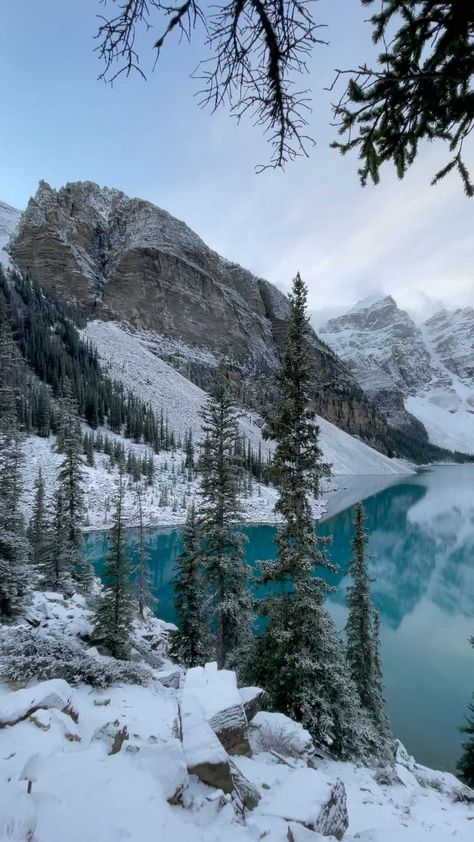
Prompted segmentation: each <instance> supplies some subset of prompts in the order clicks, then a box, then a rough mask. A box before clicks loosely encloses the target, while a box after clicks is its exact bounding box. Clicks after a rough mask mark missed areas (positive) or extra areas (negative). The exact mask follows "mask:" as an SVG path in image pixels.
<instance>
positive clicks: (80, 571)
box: [55, 383, 93, 591]
mask: <svg viewBox="0 0 474 842" xmlns="http://www.w3.org/2000/svg"><path fill="white" fill-rule="evenodd" d="M58 449H59V450H60V451H61V452H62V453H63V454H64V456H63V461H62V463H61V465H60V467H59V471H58V479H57V491H56V497H55V499H56V520H57V521H58V518H59V517H60V516H61V517H62V522H61V523H59V522H57V530H56V537H57V539H58V542H59V543H58V545H57V547H55V551H56V552H57V554H58V559H57V564H56V566H57V568H58V570H60V571H61V578H62V579H63V580H64V581H66V579H68V578H72V579H73V580H75V581H76V582H77V584H78V585H79V586H80V587H81V588H82V590H84V591H89V590H90V588H91V585H92V580H93V570H92V567H91V565H90V564H89V562H88V561H87V560H86V559H85V557H84V551H83V543H82V526H83V522H84V514H85V501H84V472H83V461H82V437H81V425H80V421H79V417H78V414H77V405H76V402H75V400H74V398H73V396H72V391H71V388H70V384H69V383H66V384H65V386H64V391H63V397H62V398H61V401H60V410H59V431H58ZM58 584H59V583H58Z"/></svg>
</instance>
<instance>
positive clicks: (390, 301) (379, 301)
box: [348, 294, 398, 313]
mask: <svg viewBox="0 0 474 842" xmlns="http://www.w3.org/2000/svg"><path fill="white" fill-rule="evenodd" d="M387 306H388V307H395V308H397V309H398V307H397V302H396V301H395V299H394V298H392V296H391V295H382V296H381V295H380V294H376V295H367V296H366V297H365V298H361V299H360V301H357V303H356V304H354V306H353V307H351V309H350V310H348V313H362V312H363V311H364V310H374V309H377V310H378V309H381V308H383V307H387Z"/></svg>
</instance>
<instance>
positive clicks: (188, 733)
mask: <svg viewBox="0 0 474 842" xmlns="http://www.w3.org/2000/svg"><path fill="white" fill-rule="evenodd" d="M181 734H182V742H183V751H184V757H185V760H186V766H187V769H188V772H189V774H190V775H196V776H197V777H198V778H199V780H201V781H202V782H203V783H206V784H209V786H213V787H216V788H217V789H222V790H223V792H232V790H233V788H234V781H233V779H232V773H231V770H230V764H229V758H228V756H227V752H226V751H225V749H224V747H223V746H222V744H221V743H220V742H219V740H218V738H217V736H216V735H215V733H214V731H213V730H212V728H211V726H210V725H209V723H208V721H207V720H206V717H205V714H204V710H203V708H202V706H201V705H200V703H199V701H198V700H197V699H196V698H195V697H194V696H193V695H192V694H191V693H190V692H188V693H187V694H186V695H183V702H182V706H181Z"/></svg>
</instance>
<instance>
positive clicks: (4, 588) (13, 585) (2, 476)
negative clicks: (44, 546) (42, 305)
mask: <svg viewBox="0 0 474 842" xmlns="http://www.w3.org/2000/svg"><path fill="white" fill-rule="evenodd" d="M16 366H17V360H16V353H15V346H14V342H13V338H12V335H11V331H10V329H9V327H8V323H7V318H6V310H5V305H4V301H3V299H2V300H0V622H1V621H5V620H10V619H12V618H14V617H15V616H16V615H17V614H18V613H19V612H20V611H21V610H22V609H23V608H24V606H25V604H26V601H27V598H28V595H29V591H30V588H31V586H32V585H33V584H34V580H33V576H32V571H31V568H29V565H28V562H29V544H28V541H27V539H26V535H25V529H24V523H23V518H22V516H21V512H20V507H19V504H20V496H21V462H22V452H21V438H20V433H19V430H18V424H17V407H16V388H15V381H16Z"/></svg>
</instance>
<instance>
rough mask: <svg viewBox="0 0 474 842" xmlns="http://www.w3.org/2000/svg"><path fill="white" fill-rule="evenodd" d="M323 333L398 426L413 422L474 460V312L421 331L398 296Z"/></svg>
mask: <svg viewBox="0 0 474 842" xmlns="http://www.w3.org/2000/svg"><path fill="white" fill-rule="evenodd" d="M319 333H320V335H321V337H322V338H323V339H324V340H325V341H326V342H327V343H328V345H329V346H330V347H331V348H332V349H333V350H334V351H335V352H336V353H337V354H338V355H339V356H340V357H341V359H342V360H343V361H344V362H345V363H346V365H347V366H348V368H350V369H351V371H352V372H353V374H354V375H355V377H356V379H357V381H358V382H359V384H360V385H361V386H362V388H363V389H364V391H365V392H366V394H367V395H368V396H370V397H371V398H372V399H373V400H375V402H376V403H377V404H378V405H379V408H382V409H384V410H385V412H386V414H387V416H388V417H389V419H390V421H391V423H393V424H395V425H398V426H400V427H404V426H406V425H407V424H409V423H410V415H411V416H412V417H413V416H414V417H415V419H417V420H418V421H419V422H421V423H422V424H423V425H424V427H425V429H426V430H427V432H428V436H429V439H430V441H431V442H432V443H433V444H437V445H439V446H440V447H447V448H449V449H451V450H460V451H464V452H468V453H474V309H473V308H472V307H466V308H465V309H463V310H455V311H453V312H449V311H446V310H442V311H441V312H439V313H436V314H435V315H434V316H432V317H431V318H430V319H428V320H427V321H426V322H424V323H423V324H421V325H416V324H415V322H414V321H413V319H411V318H410V316H409V315H408V313H406V312H405V311H404V310H401V309H399V307H398V306H397V304H396V302H395V301H394V299H393V298H392V296H386V297H384V298H374V297H371V298H366V299H363V300H362V301H360V302H358V303H357V304H356V305H355V307H353V308H352V309H351V310H349V311H348V312H347V313H346V314H345V315H342V316H339V317H338V318H334V319H331V320H330V321H329V322H327V324H326V325H323V326H322V327H321V328H320V330H319Z"/></svg>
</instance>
